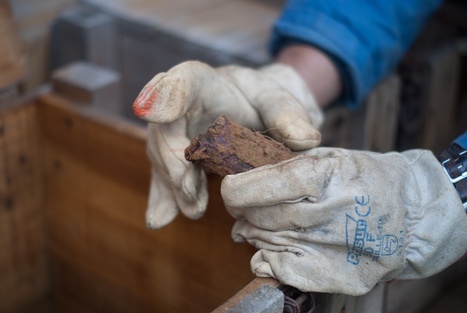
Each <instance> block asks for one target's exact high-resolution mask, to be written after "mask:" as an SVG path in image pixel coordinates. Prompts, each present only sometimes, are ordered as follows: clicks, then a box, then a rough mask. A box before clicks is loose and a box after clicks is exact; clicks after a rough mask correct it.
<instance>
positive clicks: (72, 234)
mask: <svg viewBox="0 0 467 313" xmlns="http://www.w3.org/2000/svg"><path fill="white" fill-rule="evenodd" d="M41 102H42V105H41V108H40V112H41V121H42V125H43V135H44V143H45V145H44V148H45V158H44V162H45V201H46V206H47V208H46V209H47V214H48V219H49V220H48V222H49V234H50V237H49V247H50V250H51V258H52V264H53V266H52V267H51V268H52V279H53V284H52V288H53V292H54V299H57V301H56V302H55V309H56V311H57V312H65V311H68V309H69V308H68V305H72V304H73V303H75V304H76V305H77V306H79V307H82V308H84V309H85V310H87V311H88V312H208V311H210V310H212V309H214V308H215V307H217V306H218V305H219V304H220V303H222V302H223V301H225V300H227V299H228V298H229V297H230V296H231V295H232V294H234V293H235V292H237V291H238V290H240V289H241V288H243V286H244V285H246V284H247V283H248V282H250V281H251V279H252V278H253V275H252V274H251V272H250V268H249V259H250V257H251V255H252V254H253V253H254V249H253V248H252V247H250V246H249V245H247V244H240V245H239V244H234V243H233V242H232V240H231V238H230V229H231V227H232V225H233V222H234V220H233V218H232V217H230V216H229V215H228V213H227V212H226V210H225V209H224V207H223V205H222V201H221V198H220V196H219V182H220V181H219V179H217V178H215V177H212V179H211V180H210V192H211V201H210V206H209V208H208V212H207V214H206V216H204V217H203V218H202V219H201V220H199V221H192V220H189V219H187V218H185V217H183V216H179V217H178V218H177V219H176V220H175V222H174V223H172V224H170V225H169V226H167V227H165V228H163V229H161V230H157V231H150V230H148V229H147V228H146V226H145V222H144V211H145V209H146V201H147V196H148V194H147V191H148V188H149V173H150V171H149V169H150V167H149V163H148V160H147V157H146V154H145V139H146V132H145V129H142V128H138V127H136V126H133V125H130V124H127V123H126V122H123V121H121V120H117V119H107V118H106V117H103V116H101V115H97V112H94V111H92V108H79V107H73V106H72V105H70V104H69V103H66V102H64V101H63V100H62V99H60V98H58V97H56V96H53V95H45V96H42V97H41ZM71 309H74V310H75V311H78V310H77V309H76V308H70V310H71Z"/></svg>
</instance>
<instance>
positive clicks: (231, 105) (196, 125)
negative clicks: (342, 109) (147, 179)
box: [133, 61, 323, 229]
mask: <svg viewBox="0 0 467 313" xmlns="http://www.w3.org/2000/svg"><path fill="white" fill-rule="evenodd" d="M133 110H134V112H135V115H137V116H138V117H140V118H142V119H144V120H146V121H148V122H149V135H148V147H147V150H148V155H149V158H150V160H151V162H152V180H151V187H150V196H149V203H148V209H147V211H146V222H147V225H148V227H149V228H153V229H155V228H160V227H162V226H164V225H166V224H168V223H170V222H171V221H172V220H173V219H174V218H175V217H176V216H177V214H178V212H179V210H181V211H182V212H183V213H184V214H185V215H186V216H188V217H189V218H192V219H196V218H199V217H201V216H202V215H203V214H204V212H205V210H206V206H207V202H208V194H207V184H206V177H205V174H204V173H203V172H202V170H201V169H200V168H198V167H195V166H194V165H193V164H192V163H190V162H188V161H186V160H185V157H184V150H185V148H186V147H187V146H188V145H189V144H190V141H191V139H192V138H193V137H197V136H198V135H199V134H200V133H204V132H206V130H207V128H208V126H209V124H210V123H212V122H213V121H214V120H215V119H216V118H217V117H218V116H219V115H221V114H225V115H227V116H228V117H229V118H230V119H232V120H233V121H235V122H237V123H239V124H241V125H243V126H246V127H249V128H251V129H255V130H258V131H264V130H268V131H269V134H270V135H271V136H272V137H274V138H275V139H276V140H278V141H280V142H284V143H285V144H286V145H287V146H288V147H290V148H291V149H294V150H304V149H309V148H312V147H315V146H317V145H318V144H319V142H320V139H321V134H320V133H319V131H317V129H318V127H319V126H320V124H321V122H322V120H323V115H322V112H321V110H320V109H319V107H318V105H317V103H316V101H315V99H314V97H313V95H312V94H311V93H310V92H309V91H308V88H307V86H306V85H305V83H304V81H303V80H302V79H301V78H300V76H299V75H298V74H297V73H296V72H295V71H294V70H293V69H292V68H290V67H288V66H285V65H280V64H274V65H270V66H267V67H263V68H261V69H259V70H253V69H249V68H245V67H239V66H226V67H221V68H217V69H214V68H212V67H210V66H208V65H206V64H204V63H201V62H196V61H189V62H185V63H181V64H180V65H178V66H175V67H173V68H172V69H170V70H169V71H168V72H167V73H160V74H158V75H156V76H155V77H154V78H153V79H152V80H151V81H150V82H149V83H148V84H147V85H146V86H145V87H144V88H143V90H142V91H141V93H140V95H139V96H138V98H137V99H136V100H135V103H134V104H133Z"/></svg>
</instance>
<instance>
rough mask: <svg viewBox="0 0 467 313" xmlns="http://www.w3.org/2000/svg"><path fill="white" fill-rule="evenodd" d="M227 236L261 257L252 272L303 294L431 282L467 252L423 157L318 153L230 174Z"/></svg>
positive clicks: (455, 203) (456, 203) (466, 240)
mask: <svg viewBox="0 0 467 313" xmlns="http://www.w3.org/2000/svg"><path fill="white" fill-rule="evenodd" d="M221 192H222V197H223V199H224V201H225V204H226V207H227V209H228V211H229V212H230V214H231V215H232V216H233V217H235V218H236V219H237V221H236V222H235V225H234V227H233V230H232V238H233V239H234V240H235V241H237V242H242V241H245V240H246V241H248V242H249V243H250V244H252V245H254V246H255V247H256V248H258V249H259V250H258V251H257V253H255V255H254V256H253V257H252V259H251V268H252V271H253V272H254V273H255V274H256V275H257V276H260V277H269V276H270V277H274V278H276V279H278V280H279V281H280V282H282V283H284V284H287V285H291V286H294V287H296V288H298V289H300V290H302V291H315V292H327V293H338V294H348V295H362V294H365V293H367V292H368V291H370V290H371V289H372V288H373V287H374V286H375V284H377V283H378V282H380V281H387V280H392V279H415V278H422V277H427V276H430V275H433V274H435V273H437V272H439V271H441V270H443V269H444V268H446V267H447V266H449V265H450V264H452V263H453V262H455V261H456V260H458V259H459V258H460V257H461V256H462V255H463V254H464V253H465V252H466V250H467V217H466V214H465V211H464V208H463V206H462V203H461V201H460V198H459V196H458V194H457V192H456V191H455V189H454V187H453V185H452V183H451V182H450V181H449V179H448V177H447V175H446V173H444V171H443V169H442V167H441V165H440V164H439V162H438V161H437V159H436V158H435V157H434V156H433V154H432V153H431V152H429V151H425V150H410V151H406V152H403V153H395V152H393V153H387V154H377V153H371V152H359V151H351V150H343V149H331V148H315V149H312V150H310V151H307V152H305V153H303V154H300V155H299V156H297V157H295V158H292V159H290V160H287V161H284V162H281V163H278V164H276V165H267V166H263V167H260V168H257V169H253V170H251V171H249V172H246V173H241V174H237V175H227V176H226V177H225V178H224V179H223V181H222V188H221Z"/></svg>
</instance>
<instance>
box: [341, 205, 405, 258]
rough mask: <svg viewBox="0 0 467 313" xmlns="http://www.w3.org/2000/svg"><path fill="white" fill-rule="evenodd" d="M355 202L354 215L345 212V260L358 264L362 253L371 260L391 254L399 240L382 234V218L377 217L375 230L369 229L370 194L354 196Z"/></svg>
mask: <svg viewBox="0 0 467 313" xmlns="http://www.w3.org/2000/svg"><path fill="white" fill-rule="evenodd" d="M355 203H356V206H355V216H353V217H352V216H351V215H349V214H346V234H345V235H346V243H347V251H348V253H347V262H349V263H351V264H354V265H358V264H359V263H360V258H361V257H362V255H363V256H366V257H370V258H371V259H372V260H373V261H377V260H378V259H379V258H380V257H384V256H390V255H393V254H394V253H395V252H396V250H397V248H398V246H399V241H398V239H397V237H396V236H394V235H391V234H383V224H384V221H383V219H382V218H379V219H378V225H377V227H376V232H373V231H371V229H369V225H368V219H369V217H370V216H371V207H370V205H369V204H370V196H367V197H361V198H358V197H355Z"/></svg>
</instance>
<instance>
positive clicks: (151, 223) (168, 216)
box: [146, 205, 179, 229]
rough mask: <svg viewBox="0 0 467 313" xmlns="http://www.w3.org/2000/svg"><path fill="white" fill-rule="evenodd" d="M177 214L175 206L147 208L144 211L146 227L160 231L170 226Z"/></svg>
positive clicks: (177, 210)
mask: <svg viewBox="0 0 467 313" xmlns="http://www.w3.org/2000/svg"><path fill="white" fill-rule="evenodd" d="M178 212H179V209H178V208H177V207H176V206H170V205H169V206H166V207H157V208H153V207H149V208H148V209H147V210H146V226H147V228H149V229H160V228H162V227H164V226H166V225H168V224H170V223H171V222H172V221H173V220H174V219H175V217H177V215H178Z"/></svg>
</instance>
